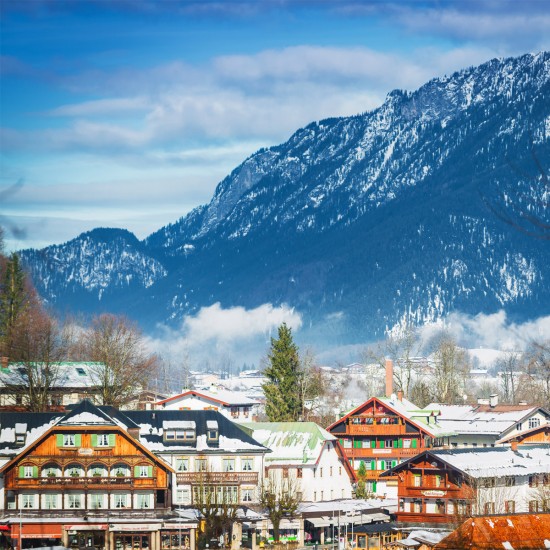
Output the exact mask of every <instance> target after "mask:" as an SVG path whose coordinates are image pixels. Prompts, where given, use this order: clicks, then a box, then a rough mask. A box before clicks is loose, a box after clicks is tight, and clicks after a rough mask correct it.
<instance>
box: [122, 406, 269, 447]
mask: <svg viewBox="0 0 550 550" xmlns="http://www.w3.org/2000/svg"><path fill="white" fill-rule="evenodd" d="M124 414H125V415H126V416H128V417H129V418H130V419H131V420H132V421H133V422H135V423H136V424H137V425H139V426H140V441H142V442H143V444H144V445H146V446H147V447H148V448H149V449H152V450H153V451H155V452H164V453H170V452H181V451H185V452H186V453H191V454H192V453H208V452H211V453H217V454H219V453H220V451H223V452H227V453H239V452H246V453H248V452H250V453H265V452H269V450H268V449H266V448H265V447H264V446H263V445H261V444H260V443H258V441H256V440H255V439H253V438H252V437H251V436H250V435H249V434H248V433H246V431H245V430H243V429H241V428H240V427H239V425H238V424H235V423H234V422H231V421H230V420H229V419H228V418H226V417H225V416H224V415H223V414H221V413H220V412H218V411H188V410H185V411H179V410H162V409H161V410H152V411H125V412H124ZM209 423H216V424H217V426H218V433H219V437H218V440H217V441H212V440H209V439H208V430H210V429H212V426H213V424H210V426H209ZM191 426H192V427H193V429H194V430H195V432H196V439H195V440H191V441H185V442H184V441H177V440H170V441H165V440H164V431H165V430H167V429H178V428H180V429H189V428H190V427H191Z"/></svg>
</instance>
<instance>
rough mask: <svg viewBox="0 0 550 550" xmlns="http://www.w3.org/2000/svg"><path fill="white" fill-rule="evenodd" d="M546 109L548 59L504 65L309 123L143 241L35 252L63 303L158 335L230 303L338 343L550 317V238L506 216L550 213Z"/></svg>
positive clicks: (87, 239) (93, 240)
mask: <svg viewBox="0 0 550 550" xmlns="http://www.w3.org/2000/svg"><path fill="white" fill-rule="evenodd" d="M548 97H550V54H548V53H540V54H537V55H525V56H522V57H519V58H511V59H505V60H492V61H489V62H488V63H486V64H484V65H481V66H479V67H475V68H469V69H466V70H463V71H460V72H458V73H455V74H453V75H450V76H446V77H444V78H439V79H434V80H432V81H430V82H428V83H427V84H425V85H424V86H422V87H421V88H419V89H418V90H417V91H415V92H404V91H399V90H398V91H394V92H391V93H390V94H389V95H388V97H387V99H386V101H385V102H384V104H383V105H382V106H381V107H380V108H378V109H375V110H373V111H370V112H367V113H364V114H361V115H356V116H353V117H342V118H333V119H327V120H323V121H319V122H314V123H312V124H310V125H308V126H306V127H305V128H302V129H299V130H298V131H297V132H295V134H294V135H292V136H291V138H290V139H289V140H288V141H287V142H286V143H283V144H280V145H278V146H275V147H270V148H268V149H262V150H260V151H258V152H257V153H255V154H254V155H252V156H251V157H249V158H248V159H246V160H245V161H244V162H243V163H242V164H241V165H240V166H238V167H237V168H235V170H233V172H232V173H231V174H229V175H228V176H227V177H226V178H225V179H224V180H223V181H222V182H220V184H219V185H218V187H217V189H216V191H215V193H214V196H213V198H212V200H211V202H210V203H209V204H207V205H203V206H200V207H198V208H196V209H195V210H193V211H192V212H191V213H189V214H188V215H187V216H184V217H182V218H181V219H180V220H178V221H177V222H175V223H172V224H169V225H167V226H165V227H163V228H161V229H159V230H158V231H157V232H155V233H153V234H152V235H150V236H149V237H147V238H146V239H145V240H144V241H141V242H140V241H138V240H137V239H136V238H135V237H134V236H133V235H131V234H130V233H128V232H121V231H120V230H106V229H102V230H95V231H92V232H89V233H86V234H83V235H81V236H79V237H77V238H76V239H75V240H73V241H70V242H69V243H66V244H65V245H60V246H55V247H48V248H46V249H44V250H41V251H35V250H29V251H24V252H23V253H22V256H23V259H24V261H25V262H26V264H27V265H28V266H29V268H30V270H31V273H32V274H33V278H34V281H35V284H36V286H37V288H38V290H39V292H40V293H41V294H42V295H43V296H44V297H45V298H46V299H47V300H48V301H49V302H50V303H51V304H52V305H54V306H56V307H62V308H65V309H66V308H69V309H73V310H74V309H79V308H80V309H82V310H84V311H85V312H93V311H97V310H99V309H101V308H105V307H106V304H108V305H109V307H110V309H112V310H113V311H120V312H125V313H127V314H128V315H130V316H132V317H135V318H136V319H137V320H138V321H140V322H141V323H142V324H144V325H145V326H148V327H152V326H154V324H155V323H159V322H162V323H173V324H177V323H178V322H180V321H181V319H182V318H183V317H184V316H185V315H187V314H193V313H194V312H196V311H197V310H198V309H199V308H200V307H202V306H208V305H211V304H212V303H215V302H220V303H221V304H222V306H224V307H232V306H236V305H242V306H245V307H249V308H251V307H256V306H258V305H260V304H262V303H266V302H270V303H273V304H274V305H277V304H282V303H286V304H288V305H290V306H293V307H295V308H296V309H297V310H298V311H300V312H301V313H302V314H303V316H304V320H305V322H306V323H305V324H306V326H307V327H311V335H312V336H313V337H314V338H317V339H323V338H328V337H330V338H333V339H335V340H337V341H338V342H343V341H354V340H357V339H361V338H362V339H363V340H365V339H368V338H373V337H376V336H377V335H380V333H381V332H382V331H383V330H384V329H385V328H386V327H388V326H392V325H393V324H395V323H396V322H398V321H399V320H400V319H402V318H403V317H404V316H405V317H407V318H409V319H410V320H411V321H413V322H418V323H422V322H427V321H434V320H436V319H438V318H440V317H442V316H444V315H446V314H447V313H449V312H450V311H454V310H460V311H464V312H468V313H479V312H485V313H488V312H491V311H495V310H497V309H500V308H504V309H506V311H507V312H508V313H509V314H510V315H511V316H513V317H515V318H518V319H519V318H529V317H532V316H536V315H538V314H542V313H547V311H545V306H544V304H545V303H546V304H548V303H550V283H549V281H550V265H549V264H550V262H549V261H548V258H549V257H550V254H549V252H550V248H549V242H548V241H547V240H544V239H537V238H536V237H531V236H529V235H525V234H524V233H522V232H521V231H518V229H517V227H514V224H509V223H504V221H503V220H502V219H501V218H499V216H498V215H495V212H502V211H504V212H506V211H507V210H506V209H507V207H509V206H510V203H511V204H512V206H513V205H514V204H520V205H522V208H523V207H525V208H526V209H527V210H528V212H529V213H530V215H532V216H534V217H537V216H542V217H544V216H547V215H548V213H547V212H545V209H544V208H543V207H542V206H541V205H543V204H544V201H541V200H540V198H541V193H544V184H543V181H542V180H543V175H542V174H541V172H540V166H542V167H543V169H545V170H548V169H550V155H549V154H548V146H549V143H550V102H548ZM533 154H534V155H535V156H533ZM503 209H504V210H503ZM505 221H506V220H505ZM508 221H509V220H508Z"/></svg>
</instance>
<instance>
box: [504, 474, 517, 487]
mask: <svg viewBox="0 0 550 550" xmlns="http://www.w3.org/2000/svg"><path fill="white" fill-rule="evenodd" d="M504 483H505V485H506V487H513V486H514V485H515V484H516V478H515V477H513V476H506V477H505V478H504Z"/></svg>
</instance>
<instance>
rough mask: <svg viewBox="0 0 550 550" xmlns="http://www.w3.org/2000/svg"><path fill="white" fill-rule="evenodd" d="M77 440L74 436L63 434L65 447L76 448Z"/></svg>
mask: <svg viewBox="0 0 550 550" xmlns="http://www.w3.org/2000/svg"><path fill="white" fill-rule="evenodd" d="M75 445H76V438H75V436H74V434H63V447H74V446H75Z"/></svg>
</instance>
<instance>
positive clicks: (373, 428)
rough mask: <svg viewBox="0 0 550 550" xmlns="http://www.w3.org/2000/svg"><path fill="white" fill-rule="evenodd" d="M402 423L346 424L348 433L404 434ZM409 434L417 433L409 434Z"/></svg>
mask: <svg viewBox="0 0 550 550" xmlns="http://www.w3.org/2000/svg"><path fill="white" fill-rule="evenodd" d="M406 434H407V429H406V426H404V425H403V424H348V435H368V436H377V435H378V436H380V435H406ZM409 435H411V436H413V435H415V436H416V435H417V434H409Z"/></svg>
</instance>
